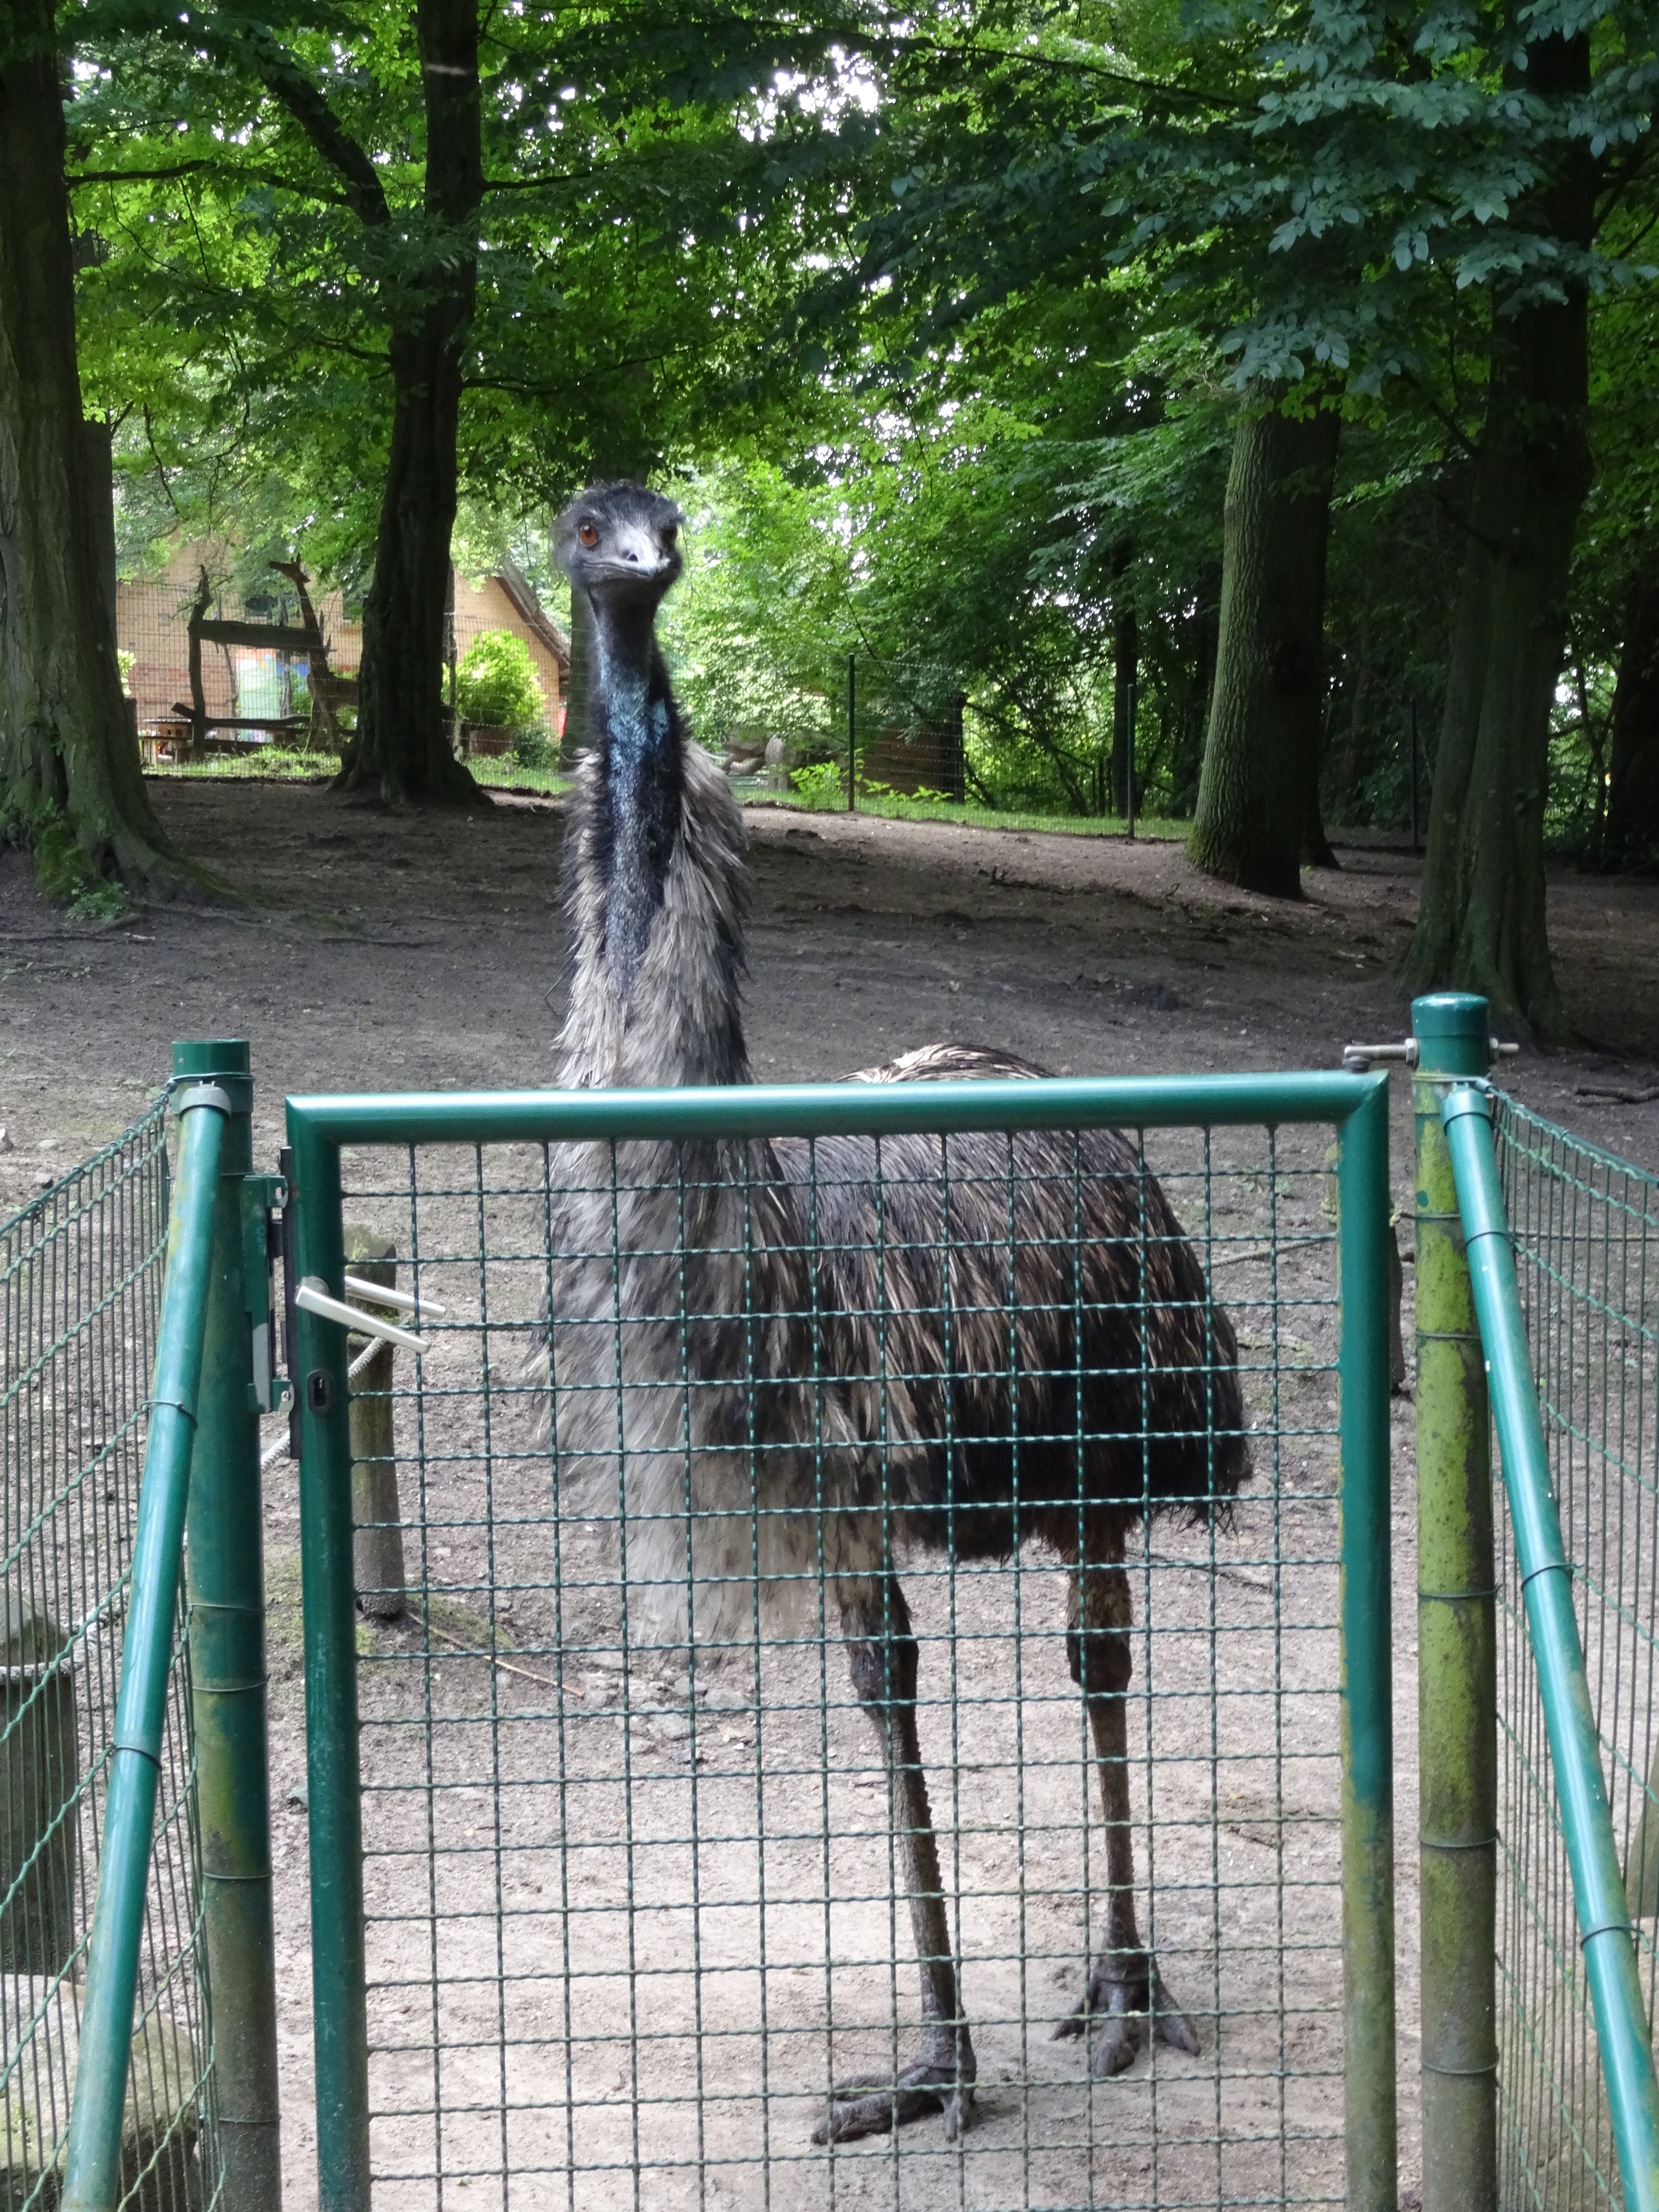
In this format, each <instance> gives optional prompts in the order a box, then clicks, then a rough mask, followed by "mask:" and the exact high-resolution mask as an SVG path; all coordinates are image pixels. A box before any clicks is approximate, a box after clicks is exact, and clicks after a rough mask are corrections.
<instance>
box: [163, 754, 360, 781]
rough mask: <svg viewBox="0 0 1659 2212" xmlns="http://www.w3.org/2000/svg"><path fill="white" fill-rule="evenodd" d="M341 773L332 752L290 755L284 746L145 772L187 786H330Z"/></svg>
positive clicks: (170, 763)
mask: <svg viewBox="0 0 1659 2212" xmlns="http://www.w3.org/2000/svg"><path fill="white" fill-rule="evenodd" d="M339 772H340V763H339V762H338V761H337V759H336V758H335V757H334V755H333V754H332V753H296V752H289V750H287V749H286V747H284V746H281V745H261V747H260V748H259V750H258V752H257V753H216V754H215V755H214V756H213V757H212V758H211V759H210V760H204V761H178V762H167V761H164V762H161V763H159V764H158V765H157V766H155V767H154V768H147V769H145V770H144V774H145V775H147V776H158V777H161V778H167V777H172V778H175V779H177V780H178V781H181V782H186V783H250V782H260V783H264V782H270V781H276V782H278V783H327V782H329V781H331V779H332V778H333V777H334V776H336V775H338V774H339Z"/></svg>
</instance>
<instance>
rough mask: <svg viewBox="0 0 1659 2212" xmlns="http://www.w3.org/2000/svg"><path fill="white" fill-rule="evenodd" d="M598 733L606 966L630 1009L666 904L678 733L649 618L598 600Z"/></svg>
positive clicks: (677, 794) (675, 825)
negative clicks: (605, 830) (605, 823)
mask: <svg viewBox="0 0 1659 2212" xmlns="http://www.w3.org/2000/svg"><path fill="white" fill-rule="evenodd" d="M594 643H595V646H596V647H597V659H598V663H599V665H598V668H597V669H596V671H595V674H596V677H597V678H598V681H597V684H596V685H595V691H594V703H595V705H596V706H597V708H598V709H599V712H598V715H597V717H596V720H597V722H598V725H599V726H598V728H597V729H596V732H595V734H596V736H597V737H598V738H599V745H600V750H601V754H602V757H603V759H604V762H605V802H606V803H607V805H608V808H609V814H610V823H609V827H610V836H609V840H608V844H609V852H608V855H607V858H608V862H609V866H608V872H607V873H608V880H607V882H606V884H605V969H606V971H607V974H608V975H609V978H610V981H611V987H612V988H613V990H614V991H615V992H616V994H617V997H618V999H619V1000H622V1002H623V1004H624V1005H626V1004H627V1003H628V1001H629V1000H631V999H632V997H633V994H634V987H635V981H636V980H637V978H638V975H639V971H640V964H641V962H642V961H643V959H644V958H645V950H646V945H647V943H648V941H649V939H650V935H651V925H652V923H653V921H655V919H656V917H657V915H658V913H659V910H660V908H661V906H662V902H663V891H664V887H665V884H666V881H667V877H668V868H669V863H670V861H671V860H672V858H673V851H674V844H675V840H676V837H677V836H678V827H679V819H678V817H679V806H680V774H679V769H680V758H679V732H678V730H677V729H676V727H675V720H676V718H675V715H674V711H673V702H672V699H671V695H670V692H669V689H668V677H667V671H665V668H664V667H663V664H662V658H661V655H660V654H659V653H658V651H657V647H656V637H655V633H654V629H653V611H652V610H651V609H650V608H648V607H647V608H644V609H641V608H639V607H636V606H633V605H626V606H623V607H617V606H613V605H610V604H608V603H604V602H596V604H595V605H594Z"/></svg>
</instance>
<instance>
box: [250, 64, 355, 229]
mask: <svg viewBox="0 0 1659 2212" xmlns="http://www.w3.org/2000/svg"><path fill="white" fill-rule="evenodd" d="M240 51H241V52H243V53H244V54H245V55H246V58H247V61H248V64H249V66H250V67H251V68H252V70H253V72H254V74H255V76H258V79H259V82H261V84H263V85H264V88H265V90H266V91H267V92H268V93H269V94H270V96H271V98H272V99H273V100H276V101H277V102H278V103H279V104H280V105H281V106H283V107H285V108H286V109H287V110H288V112H289V114H290V115H291V116H292V117H293V118H294V120H295V122H296V123H297V124H298V125H299V126H300V128H301V131H304V133H305V135H306V137H307V138H308V139H309V140H310V142H311V144H312V146H313V149H314V150H315V151H316V152H317V153H318V154H319V155H320V156H321V157H322V159H323V160H324V161H326V162H327V164H328V166H329V167H330V168H331V169H332V170H333V171H334V172H335V173H336V174H337V176H338V177H339V178H340V179H341V180H342V181H343V184H344V185H345V199H346V204H347V206H348V207H349V208H350V210H352V212H353V214H354V215H356V217H357V218H358V220H359V222H364V223H368V224H369V225H370V226H372V227H375V228H378V227H380V226H381V225H383V224H386V223H389V222H391V220H392V210H391V209H390V208H389V207H388V206H387V205H386V188H385V186H384V185H382V184H381V182H380V172H379V171H378V170H377V169H376V168H375V167H374V163H373V162H372V161H370V160H369V158H368V155H367V154H366V153H364V151H363V149H362V147H361V146H360V145H359V144H358V143H357V142H356V139H355V138H352V137H348V136H347V134H346V132H345V131H343V129H342V128H341V125H340V123H339V121H338V119H337V117H336V116H335V114H334V112H333V110H332V109H331V107H330V106H329V104H328V102H327V100H325V98H324V96H323V94H322V93H321V92H320V91H319V89H318V88H317V86H316V84H315V83H314V82H313V80H312V78H311V76H309V74H308V73H307V71H306V70H303V69H301V66H300V64H298V63H297V62H296V61H295V59H294V57H293V56H292V55H291V54H290V53H289V52H287V51H286V50H285V49H284V48H283V47H282V46H278V45H277V44H276V41H275V40H271V39H266V38H264V37H254V38H250V39H248V40H245V41H243V42H242V45H241V49H240Z"/></svg>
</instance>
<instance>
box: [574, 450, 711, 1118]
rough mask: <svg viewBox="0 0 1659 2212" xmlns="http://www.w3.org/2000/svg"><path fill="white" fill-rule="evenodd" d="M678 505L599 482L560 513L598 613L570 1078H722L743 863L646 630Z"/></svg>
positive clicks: (579, 811)
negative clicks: (599, 483)
mask: <svg viewBox="0 0 1659 2212" xmlns="http://www.w3.org/2000/svg"><path fill="white" fill-rule="evenodd" d="M679 522H680V513H679V509H678V507H676V506H675V505H674V503H673V501H671V500H667V499H664V498H662V497H660V496H659V495H658V494H657V493H654V492H651V491H647V490H646V489H643V488H642V487H641V486H640V485H638V484H629V483H618V484H602V485H599V486H596V487H595V488H594V489H592V490H590V491H587V492H585V493H583V494H582V495H581V496H580V498H578V499H576V500H574V501H572V502H571V504H570V506H569V507H568V508H567V509H566V510H565V512H564V513H563V515H562V516H561V518H560V520H559V524H558V532H557V544H558V552H559V558H560V560H561V562H562V564H563V566H564V568H565V569H566V571H567V573H568V575H569V577H570V583H571V589H572V590H573V591H580V592H585V593H586V597H587V599H588V602H589V605H591V607H592V612H593V635H594V641H595V651H594V665H593V667H592V670H591V671H590V672H589V685H588V706H587V715H588V721H587V730H586V738H587V746H586V750H585V751H584V753H583V754H582V756H581V758H580V762H579V763H578V766H577V777H576V781H577V787H576V793H575V795H574V799H573V802H572V807H571V814H570V822H569V829H568V835H567V837H566V843H565V853H566V861H565V868H566V876H565V885H566V900H567V904H568V910H569V914H570V920H571V967H572V975H571V996H570V1010H569V1012H568V1016H567V1018H566V1022H565V1027H564V1033H563V1036H562V1049H563V1069H562V1079H563V1080H564V1081H565V1082H567V1083H569V1084H573V1085H595V1084H622V1083H643V1084H653V1085H654V1084H664V1083H731V1082H739V1081H742V1080H744V1079H746V1077H747V1074H748V1060H747V1055H746V1054H745V1052H744V1042H743V1030H742V1023H741V1019H740V1017H739V1014H738V977H739V975H740V973H741V968H742V944H743V923H744V914H745V911H746V908H747V902H748V872H747V866H746V863H745V860H744V835H743V824H742V817H741V815H740V814H739V812H738V808H737V806H736V805H735V803H734V801H733V800H732V796H731V793H730V791H729V790H728V788H727V787H726V779H725V778H724V776H722V775H720V771H719V770H718V769H716V768H715V767H714V763H713V762H712V761H711V760H710V759H709V758H708V755H707V754H706V753H705V752H704V751H703V750H702V747H701V746H699V745H697V744H695V743H694V742H693V741H692V740H691V738H690V734H689V732H687V730H686V728H685V725H684V721H683V720H682V718H681V715H680V712H679V708H678V705H677V704H676V702H675V699H674V694H673V690H672V687H671V684H670V683H669V680H668V671H667V668H666V665H665V663H664V660H663V657H662V653H661V652H660V650H659V647H658V645H657V640H656V630H655V623H656V612H657V609H658V607H659V605H660V604H661V601H662V598H663V595H664V593H665V592H667V590H668V589H669V587H670V586H671V585H672V583H673V582H674V580H675V579H676V578H677V577H678V574H679V572H680V556H679V550H678V529H679Z"/></svg>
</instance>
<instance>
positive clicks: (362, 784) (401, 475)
mask: <svg viewBox="0 0 1659 2212" xmlns="http://www.w3.org/2000/svg"><path fill="white" fill-rule="evenodd" d="M416 46H417V50H418V52H419V55H420V59H421V66H422V73H423V79H424V86H425V103H426V217H427V222H428V236H427V241H426V246H427V251H426V257H425V259H426V265H425V267H424V269H423V270H422V273H421V277H420V280H419V281H418V282H416V283H413V284H411V285H409V286H407V287H403V286H399V287H398V289H397V290H396V291H395V292H394V291H392V289H389V288H388V289H387V290H386V294H385V297H386V304H387V306H388V308H389V310H390V313H391V318H392V337H391V343H390V347H389V355H390V360H391V366H392V453H391V459H390V462H389V465H388V467H387V470H386V491H385V495H384V496H383V498H382V500H381V503H380V531H379V534H378V536H377V538H376V540H375V546H374V581H373V583H372V584H371V585H370V586H369V590H368V598H367V599H366V600H365V602H364V605H363V657H362V670H361V672H360V677H359V690H358V708H357V730H356V736H355V737H354V738H353V739H352V741H351V743H350V744H349V746H348V747H347V749H346V752H345V757H344V760H343V764H342V766H341V770H340V774H339V775H338V777H337V779H336V787H337V789H341V790H345V791H372V792H374V793H377V794H378V795H379V796H380V798H382V799H385V800H386V802H387V803H388V804H389V805H410V804H415V805H430V804H434V803H437V804H445V803H448V804H458V803H459V804H472V805H488V803H489V802H488V800H487V799H486V798H485V796H484V794H483V792H481V791H480V790H479V788H478V787H477V784H476V783H474V781H473V780H472V777H471V775H470V774H469V773H468V771H467V770H466V769H465V768H464V767H462V765H461V763H459V761H458V760H457V759H456V758H455V757H454V754H453V751H452V750H451V747H450V741H449V727H448V720H447V716H446V714H445V712H444V635H445V622H444V617H445V611H446V607H447V600H448V593H449V551H450V537H451V533H452V532H453V528H454V525H455V504H456V496H457V490H458V468H457V452H456V448H457V442H458V440H459V428H460V410H461V386H462V358H463V354H464V352H465V346H466V343H467V339H468V337H469V335H470V333H471V328H472V314H473V307H474V303H475V300H476V295H477V234H478V208H479V204H480V203H481V201H482V199H483V151H482V142H481V120H480V112H481V103H480V98H479V90H478V11H477V4H476V0H419V5H418V6H417V8H416Z"/></svg>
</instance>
